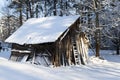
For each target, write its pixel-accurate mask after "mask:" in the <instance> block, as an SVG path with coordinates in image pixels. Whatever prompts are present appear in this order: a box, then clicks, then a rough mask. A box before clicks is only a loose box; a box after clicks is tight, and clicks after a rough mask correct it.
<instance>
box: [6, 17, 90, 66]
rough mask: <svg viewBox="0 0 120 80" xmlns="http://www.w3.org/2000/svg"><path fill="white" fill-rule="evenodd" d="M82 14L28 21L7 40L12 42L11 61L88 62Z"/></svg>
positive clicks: (76, 63)
mask: <svg viewBox="0 0 120 80" xmlns="http://www.w3.org/2000/svg"><path fill="white" fill-rule="evenodd" d="M80 27H81V26H80V16H78V15H76V16H63V17H60V16H55V17H45V18H32V19H29V20H27V21H26V22H25V23H24V24H23V25H22V26H21V27H20V28H19V29H18V30H17V31H16V32H15V33H13V34H12V35H11V36H10V37H8V38H7V39H6V41H5V42H8V43H12V54H11V57H10V60H13V61H20V62H30V63H33V64H38V65H45V66H49V65H54V66H62V65H63V66H66V65H80V64H86V62H87V59H88V55H87V50H88V43H89V41H88V39H87V37H86V35H85V33H84V32H82V30H81V28H80Z"/></svg>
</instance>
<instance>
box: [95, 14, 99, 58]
mask: <svg viewBox="0 0 120 80" xmlns="http://www.w3.org/2000/svg"><path fill="white" fill-rule="evenodd" d="M95 14H96V22H95V24H96V32H95V40H96V55H95V56H96V57H99V56H100V54H99V52H100V29H99V13H98V12H95Z"/></svg>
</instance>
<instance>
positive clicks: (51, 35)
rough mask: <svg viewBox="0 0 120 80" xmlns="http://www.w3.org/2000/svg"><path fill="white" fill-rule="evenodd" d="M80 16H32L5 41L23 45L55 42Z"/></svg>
mask: <svg viewBox="0 0 120 80" xmlns="http://www.w3.org/2000/svg"><path fill="white" fill-rule="evenodd" d="M78 18H79V16H78V15H76V16H63V17H60V16H52V17H44V18H31V19H29V20H27V21H26V22H25V23H24V24H23V25H22V26H21V27H20V28H19V29H18V30H17V31H16V32H14V33H13V34H12V35H11V36H10V37H8V38H7V39H6V40H5V42H9V43H17V44H21V45H23V44H37V43H45V42H54V41H55V40H57V38H58V37H59V36H60V35H61V34H62V33H63V32H64V31H65V30H66V29H67V28H68V27H69V26H70V25H72V24H73V23H74V22H75V21H76V20H77V19H78Z"/></svg>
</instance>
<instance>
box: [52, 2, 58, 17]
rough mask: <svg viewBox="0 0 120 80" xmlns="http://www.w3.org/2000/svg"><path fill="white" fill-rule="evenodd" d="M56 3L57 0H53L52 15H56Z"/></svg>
mask: <svg viewBox="0 0 120 80" xmlns="http://www.w3.org/2000/svg"><path fill="white" fill-rule="evenodd" d="M56 4H57V0H54V9H53V15H54V16H56V15H57V10H56Z"/></svg>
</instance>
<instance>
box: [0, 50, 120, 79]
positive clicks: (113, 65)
mask: <svg viewBox="0 0 120 80" xmlns="http://www.w3.org/2000/svg"><path fill="white" fill-rule="evenodd" d="M112 53H113V51H102V52H101V54H102V57H103V58H104V59H105V60H100V59H98V58H95V57H94V56H92V57H90V62H89V64H88V65H85V66H83V65H80V66H67V67H57V68H56V67H54V68H53V67H43V66H37V65H31V64H27V63H17V62H11V61H6V60H3V59H1V58H0V80H120V56H117V55H112Z"/></svg>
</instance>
